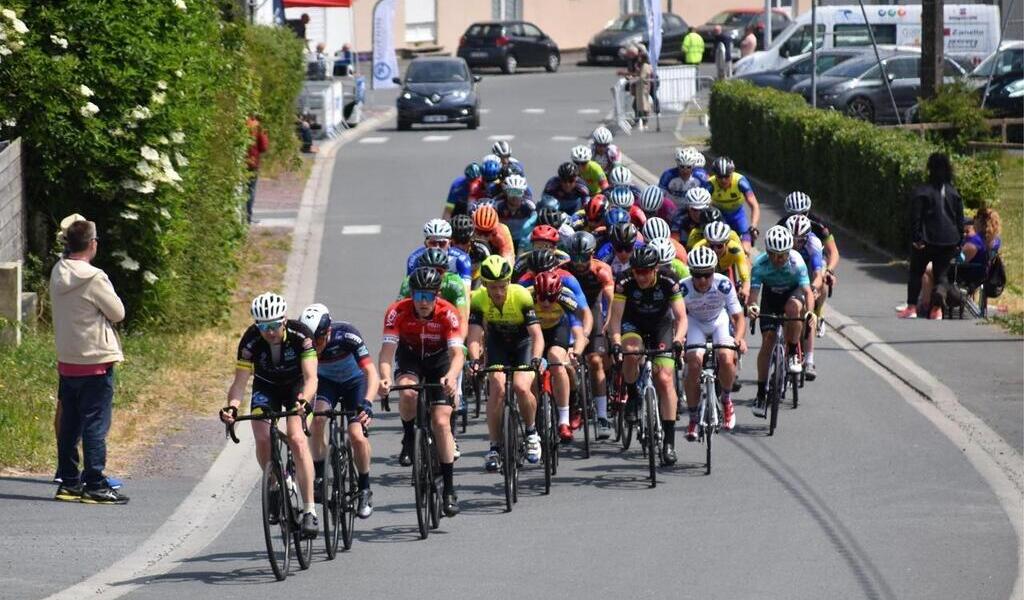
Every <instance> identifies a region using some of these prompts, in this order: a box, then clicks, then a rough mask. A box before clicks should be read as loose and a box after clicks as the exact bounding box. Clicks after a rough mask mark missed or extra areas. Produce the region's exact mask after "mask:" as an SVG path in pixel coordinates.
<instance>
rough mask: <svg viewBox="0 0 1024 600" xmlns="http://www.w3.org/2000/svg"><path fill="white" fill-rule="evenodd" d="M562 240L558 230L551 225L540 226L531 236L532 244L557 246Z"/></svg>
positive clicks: (534, 229) (535, 228)
mask: <svg viewBox="0 0 1024 600" xmlns="http://www.w3.org/2000/svg"><path fill="white" fill-rule="evenodd" d="M560 239H561V238H559V236H558V230H557V229H555V228H554V227H552V226H550V225H538V226H536V227H534V228H533V233H531V234H530V241H531V242H551V243H552V244H557V243H558V242H559V240H560Z"/></svg>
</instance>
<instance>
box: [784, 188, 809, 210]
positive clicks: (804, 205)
mask: <svg viewBox="0 0 1024 600" xmlns="http://www.w3.org/2000/svg"><path fill="white" fill-rule="evenodd" d="M810 210H811V197H810V196H808V195H807V194H805V193H803V192H790V194H789V195H788V196H786V212H787V213H789V214H791V215H793V214H798V215H805V214H807V213H808V212H810Z"/></svg>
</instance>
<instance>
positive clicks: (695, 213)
mask: <svg viewBox="0 0 1024 600" xmlns="http://www.w3.org/2000/svg"><path fill="white" fill-rule="evenodd" d="M683 206H684V207H685V210H684V209H680V210H678V211H676V214H675V216H674V217H673V218H672V220H671V221H670V222H669V226H670V228H671V229H672V237H673V238H675V239H677V240H679V241H681V242H683V243H686V242H687V241H689V239H690V232H691V231H693V229H694V228H695V227H697V226H698V225H699V224H700V211H702V210H704V209H705V208H708V207H709V206H711V192H709V191H707V190H706V189H704V188H693V189H691V190H690V191H688V192H686V198H685V203H684V204H683Z"/></svg>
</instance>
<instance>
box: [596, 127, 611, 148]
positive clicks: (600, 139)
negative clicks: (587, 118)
mask: <svg viewBox="0 0 1024 600" xmlns="http://www.w3.org/2000/svg"><path fill="white" fill-rule="evenodd" d="M592 137H593V139H594V143H595V144H601V145H602V146H605V145H607V144H610V143H612V132H611V131H610V130H609V129H608V128H607V127H605V126H604V125H602V126H600V127H598V128H597V129H595V130H594V134H593V136H592Z"/></svg>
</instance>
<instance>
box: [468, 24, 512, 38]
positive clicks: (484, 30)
mask: <svg viewBox="0 0 1024 600" xmlns="http://www.w3.org/2000/svg"><path fill="white" fill-rule="evenodd" d="M502 28H503V26H502V25H498V24H496V23H486V24H479V23H478V24H476V25H473V26H472V27H470V28H469V31H467V32H466V35H467V36H469V37H483V38H496V37H501V30H502Z"/></svg>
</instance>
